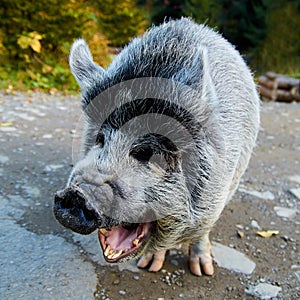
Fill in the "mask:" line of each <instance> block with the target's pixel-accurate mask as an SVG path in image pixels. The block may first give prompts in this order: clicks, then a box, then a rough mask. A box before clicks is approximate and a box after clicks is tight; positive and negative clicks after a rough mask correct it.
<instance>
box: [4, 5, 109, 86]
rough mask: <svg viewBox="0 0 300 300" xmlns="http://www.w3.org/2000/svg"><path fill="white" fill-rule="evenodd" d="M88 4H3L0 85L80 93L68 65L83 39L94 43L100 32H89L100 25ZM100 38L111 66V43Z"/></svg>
mask: <svg viewBox="0 0 300 300" xmlns="http://www.w3.org/2000/svg"><path fill="white" fill-rule="evenodd" d="M86 4H87V2H86V1H84V0H80V1H75V0H60V1H57V0H39V1H27V0H2V1H1V6H0V19H1V23H0V81H1V80H2V81H5V82H6V83H7V84H12V85H14V86H18V87H19V86H20V87H22V86H25V87H27V88H40V89H46V90H47V89H52V88H58V89H63V90H66V89H68V90H73V89H77V84H76V82H75V80H74V79H73V77H72V75H71V73H70V71H69V67H68V55H69V51H70V47H71V45H72V43H73V41H74V39H75V38H78V37H82V36H83V37H86V38H87V40H88V41H89V39H91V41H92V43H93V42H94V41H95V32H96V30H97V29H98V28H96V27H97V26H94V32H93V34H91V33H90V32H89V30H88V29H87V28H88V27H87V26H89V28H91V27H93V24H91V23H95V21H93V14H92V13H91V8H90V7H89V6H87V5H86ZM96 40H97V38H96ZM99 40H100V41H101V42H102V44H101V43H100V46H102V48H103V49H104V50H103V51H100V52H102V53H104V54H105V57H104V59H103V61H102V63H104V64H106V63H107V57H108V55H107V53H108V51H106V50H107V40H106V38H105V37H100V38H99V36H98V41H99ZM100 63H101V61H100ZM8 74H11V76H10V77H9V76H8ZM8 77H9V78H8Z"/></svg>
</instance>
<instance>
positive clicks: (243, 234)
mask: <svg viewBox="0 0 300 300" xmlns="http://www.w3.org/2000/svg"><path fill="white" fill-rule="evenodd" d="M237 234H238V236H239V237H240V238H241V239H243V238H244V237H245V233H244V231H242V230H237Z"/></svg>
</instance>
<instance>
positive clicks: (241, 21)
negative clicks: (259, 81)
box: [218, 0, 267, 52]
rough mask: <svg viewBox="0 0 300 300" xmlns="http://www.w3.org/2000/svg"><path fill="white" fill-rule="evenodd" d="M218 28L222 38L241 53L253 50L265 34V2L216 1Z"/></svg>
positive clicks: (257, 0)
mask: <svg viewBox="0 0 300 300" xmlns="http://www.w3.org/2000/svg"><path fill="white" fill-rule="evenodd" d="M218 2H219V3H220V5H221V7H222V12H221V14H220V15H219V18H218V19H219V27H220V31H221V32H222V33H223V35H224V37H225V38H227V39H228V40H229V41H230V42H232V43H233V44H234V45H236V46H237V48H238V49H239V50H240V51H242V52H245V51H246V52H249V50H253V49H255V48H256V47H257V46H259V45H260V44H261V43H262V41H263V40H264V38H265V36H266V33H267V24H266V14H267V5H266V0H240V1H232V0H218Z"/></svg>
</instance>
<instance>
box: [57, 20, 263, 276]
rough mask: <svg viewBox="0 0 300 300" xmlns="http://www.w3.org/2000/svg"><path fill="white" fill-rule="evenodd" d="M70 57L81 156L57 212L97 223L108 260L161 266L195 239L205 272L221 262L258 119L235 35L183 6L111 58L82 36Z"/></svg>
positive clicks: (195, 258) (66, 221)
mask: <svg viewBox="0 0 300 300" xmlns="http://www.w3.org/2000/svg"><path fill="white" fill-rule="evenodd" d="M69 62H70V67H71V70H72V73H73V75H74V77H75V78H76V80H77V82H78V83H79V85H80V87H81V89H82V108H83V116H84V120H85V125H84V134H83V142H82V149H81V158H80V160H79V161H78V162H77V163H76V164H75V166H74V169H73V170H72V173H71V175H70V178H69V181H68V183H67V186H66V188H65V189H64V190H62V191H58V192H57V193H56V195H55V204H54V214H55V216H56V218H57V220H58V221H59V222H60V223H61V224H62V225H64V226H65V227H68V228H70V229H72V230H73V231H75V232H78V233H81V234H90V233H91V232H93V231H94V230H96V229H97V230H98V235H99V241H100V244H101V247H102V250H103V255H104V257H105V259H106V261H107V262H110V263H115V262H125V261H129V260H130V259H133V258H136V257H138V256H141V255H142V256H141V258H140V260H139V262H138V266H139V267H141V268H145V267H146V266H148V265H149V264H150V269H149V270H150V271H158V270H160V269H161V267H162V265H163V262H164V259H165V253H166V250H167V249H170V248H172V247H174V246H176V245H178V244H181V243H188V244H189V249H190V258H189V265H190V270H191V272H192V273H193V274H195V275H201V274H202V272H203V273H204V274H207V275H212V274H213V272H214V269H213V263H212V257H211V244H210V241H209V232H210V230H211V229H212V227H213V226H214V224H215V223H216V221H217V220H218V218H219V216H220V214H221V212H222V210H223V209H224V207H225V205H226V203H227V202H228V201H229V200H230V198H231V197H232V195H233V193H234V192H235V190H236V188H237V186H238V183H239V180H240V178H241V176H242V175H243V173H244V172H245V169H246V167H247V165H248V162H249V159H250V156H251V153H252V150H253V147H254V145H255V141H256V137H257V133H258V129H259V123H260V120H259V97H258V94H257V91H256V86H255V84H254V82H253V78H252V75H251V73H250V71H249V69H248V67H247V66H246V64H245V62H244V61H243V59H242V58H241V56H240V55H239V53H238V52H237V51H236V50H235V49H234V47H233V46H232V45H231V44H230V43H229V42H227V41H226V40H225V39H224V38H222V37H221V36H220V35H219V34H218V33H216V32H214V31H213V30H211V29H210V28H208V27H206V26H203V25H198V24H195V23H194V22H193V21H191V20H190V19H186V18H183V19H181V20H177V21H170V22H167V23H164V24H162V25H161V26H158V27H153V28H151V29H150V30H149V31H148V32H146V33H145V34H144V35H143V36H142V37H140V38H136V39H134V40H132V41H131V43H129V45H128V46H127V47H125V48H124V49H123V50H122V51H121V52H120V54H119V55H118V56H117V57H116V58H115V59H114V61H113V62H112V63H111V65H110V66H109V67H108V68H107V69H106V70H105V69H103V68H101V67H100V66H98V65H97V64H96V63H94V62H93V59H92V56H91V53H90V51H89V48H88V46H87V44H86V43H85V41H84V40H82V39H79V40H77V41H76V42H75V43H74V44H73V46H72V49H71V53H70V59H69Z"/></svg>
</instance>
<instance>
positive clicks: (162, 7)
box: [150, 0, 184, 25]
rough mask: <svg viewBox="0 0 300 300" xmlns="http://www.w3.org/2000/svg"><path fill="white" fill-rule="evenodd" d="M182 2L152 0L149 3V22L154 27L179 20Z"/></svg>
mask: <svg viewBox="0 0 300 300" xmlns="http://www.w3.org/2000/svg"><path fill="white" fill-rule="evenodd" d="M183 6H184V4H183V1H180V0H168V1H165V0H153V1H151V6H150V9H151V13H150V15H151V21H152V22H153V23H154V24H155V25H159V24H161V23H163V22H164V21H165V20H169V19H173V20H175V19H179V18H180V17H181V16H182V15H183V14H184V13H183Z"/></svg>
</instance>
